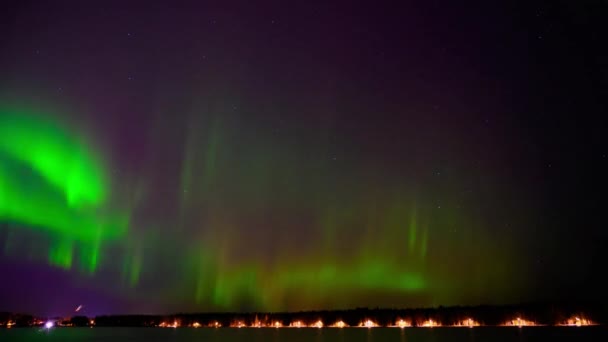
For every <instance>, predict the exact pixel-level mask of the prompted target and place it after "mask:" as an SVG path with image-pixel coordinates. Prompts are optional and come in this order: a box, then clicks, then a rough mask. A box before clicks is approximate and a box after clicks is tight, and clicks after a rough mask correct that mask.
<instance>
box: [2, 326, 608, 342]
mask: <svg viewBox="0 0 608 342" xmlns="http://www.w3.org/2000/svg"><path fill="white" fill-rule="evenodd" d="M0 341H27V342H38V341H44V342H63V341H111V342H123V341H132V342H154V341H159V342H160V341H174V342H191V341H192V342H193V341H216V342H236V341H246V342H258V341H259V342H262V341H263V342H267V341H273V342H282V341H289V342H299V341H302V342H303V341H315V342H324V341H331V342H347V341H348V342H357V341H360V342H384V341H401V342H405V341H412V342H440V341H452V342H477V341H493V342H494V341H496V342H501V341H505V342H506V341H608V330H607V329H606V328H605V327H603V326H592V327H521V328H520V327H476V328H433V329H423V328H345V329H318V328H314V329H313V328H302V329H275V328H256V329H251V328H243V329H229V328H217V329H205V328H200V329H195V328H180V329H160V328H93V329H90V328H55V329H50V330H48V331H47V330H44V329H34V328H20V329H2V330H0Z"/></svg>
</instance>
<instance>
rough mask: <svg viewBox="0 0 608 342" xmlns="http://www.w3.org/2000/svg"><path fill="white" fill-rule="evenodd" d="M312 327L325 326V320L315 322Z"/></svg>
mask: <svg viewBox="0 0 608 342" xmlns="http://www.w3.org/2000/svg"><path fill="white" fill-rule="evenodd" d="M310 327H311V328H323V321H322V320H318V321H316V322H314V323H313V324H312V325H311V326H310Z"/></svg>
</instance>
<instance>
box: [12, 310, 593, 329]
mask: <svg viewBox="0 0 608 342" xmlns="http://www.w3.org/2000/svg"><path fill="white" fill-rule="evenodd" d="M465 317H466V316H465ZM587 317H588V316H585V315H583V314H577V315H576V316H571V317H570V318H568V319H565V320H562V321H559V322H555V323H552V324H550V323H549V324H547V323H545V324H539V323H537V322H536V321H533V320H530V319H529V317H526V318H523V317H521V316H516V317H515V318H512V319H510V320H508V321H506V322H504V323H502V324H499V325H498V326H503V327H532V326H541V325H551V326H567V327H583V326H592V325H598V323H597V322H594V321H592V320H591V319H589V318H587ZM182 323H183V325H182ZM89 324H90V326H91V327H92V326H93V325H94V324H95V321H94V320H91V321H90V323H89ZM13 325H15V323H14V322H13V321H8V322H2V323H0V327H7V328H10V327H12V326H13ZM482 325H483V324H481V323H480V322H479V321H477V320H475V319H474V318H472V317H467V318H464V319H461V320H458V321H456V322H453V323H449V324H447V325H443V324H442V323H441V322H440V321H439V320H437V319H426V320H416V321H412V320H411V318H397V319H396V320H395V321H394V323H393V324H387V325H383V324H379V323H378V321H377V320H375V319H374V318H373V317H368V318H365V319H363V320H361V321H360V322H359V324H357V325H354V326H353V327H359V328H377V327H387V328H389V327H392V328H410V327H420V328H434V327H469V328H473V327H479V326H482ZM155 326H156V327H159V328H180V327H190V328H203V327H206V328H219V327H222V324H221V323H220V322H219V321H217V320H213V321H209V322H208V323H204V324H201V323H199V322H198V321H194V322H192V321H190V322H182V321H180V320H179V319H173V320H166V321H162V322H161V323H159V324H157V325H155ZM228 326H229V327H231V328H317V329H321V328H347V327H350V326H349V325H348V324H346V323H345V322H344V321H343V320H338V321H336V322H334V323H333V324H328V325H326V324H325V323H324V322H323V320H322V319H317V320H316V321H312V320H311V321H304V320H300V319H297V320H294V321H291V323H289V325H286V324H284V323H283V321H281V320H278V319H275V320H268V318H265V319H264V320H260V319H258V318H257V317H256V318H255V320H253V321H252V322H251V323H250V324H247V323H245V321H243V320H235V321H232V323H230V324H229V325H228Z"/></svg>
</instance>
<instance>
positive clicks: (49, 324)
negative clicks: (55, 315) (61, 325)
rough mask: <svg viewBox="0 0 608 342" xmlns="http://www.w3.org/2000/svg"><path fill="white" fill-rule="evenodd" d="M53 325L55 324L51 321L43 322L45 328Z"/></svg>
mask: <svg viewBox="0 0 608 342" xmlns="http://www.w3.org/2000/svg"><path fill="white" fill-rule="evenodd" d="M54 325H55V323H53V322H51V321H48V322H46V323H44V327H45V328H47V329H51V328H52V327H53V326H54Z"/></svg>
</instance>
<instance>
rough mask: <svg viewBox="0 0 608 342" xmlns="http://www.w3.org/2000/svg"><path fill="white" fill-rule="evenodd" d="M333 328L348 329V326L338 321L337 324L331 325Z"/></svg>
mask: <svg viewBox="0 0 608 342" xmlns="http://www.w3.org/2000/svg"><path fill="white" fill-rule="evenodd" d="M330 327H331V328H346V327H348V325H347V324H346V323H344V321H337V322H336V323H334V324H332V325H330Z"/></svg>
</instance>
